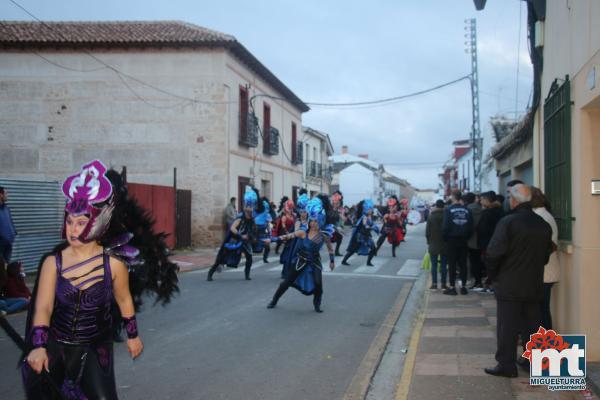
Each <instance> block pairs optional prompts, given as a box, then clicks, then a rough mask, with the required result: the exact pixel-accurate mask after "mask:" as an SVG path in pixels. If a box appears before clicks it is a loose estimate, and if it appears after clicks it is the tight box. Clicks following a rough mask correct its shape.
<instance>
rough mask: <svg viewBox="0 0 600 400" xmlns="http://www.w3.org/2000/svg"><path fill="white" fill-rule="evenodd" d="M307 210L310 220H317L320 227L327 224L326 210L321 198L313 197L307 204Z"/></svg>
mask: <svg viewBox="0 0 600 400" xmlns="http://www.w3.org/2000/svg"><path fill="white" fill-rule="evenodd" d="M306 212H307V213H308V219H309V220H313V221H317V222H318V223H319V226H320V227H322V226H324V225H325V210H324V209H323V202H321V199H319V198H318V197H314V198H312V199H311V200H310V201H309V202H308V204H307V205H306Z"/></svg>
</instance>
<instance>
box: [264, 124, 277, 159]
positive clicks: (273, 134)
mask: <svg viewBox="0 0 600 400" xmlns="http://www.w3.org/2000/svg"><path fill="white" fill-rule="evenodd" d="M267 140H268V141H269V143H267V145H266V146H265V154H268V155H270V156H276V155H277V154H279V130H277V129H276V128H273V127H270V128H269V135H268V136H267Z"/></svg>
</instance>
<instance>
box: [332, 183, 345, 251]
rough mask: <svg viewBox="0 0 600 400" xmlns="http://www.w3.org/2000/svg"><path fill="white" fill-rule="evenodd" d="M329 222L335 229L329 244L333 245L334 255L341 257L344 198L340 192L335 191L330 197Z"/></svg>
mask: <svg viewBox="0 0 600 400" xmlns="http://www.w3.org/2000/svg"><path fill="white" fill-rule="evenodd" d="M331 206H332V207H331V211H330V214H331V222H332V224H333V225H334V227H335V230H334V232H333V237H332V238H331V242H332V243H335V255H336V256H342V254H341V253H340V246H341V245H342V241H343V239H344V233H343V232H344V223H345V222H346V215H345V213H344V196H343V195H342V192H340V191H339V190H336V191H335V193H333V195H332V196H331Z"/></svg>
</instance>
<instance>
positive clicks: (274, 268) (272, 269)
mask: <svg viewBox="0 0 600 400" xmlns="http://www.w3.org/2000/svg"><path fill="white" fill-rule="evenodd" d="M281 268H283V266H282V265H278V266H276V267H273V268H269V271H271V272H273V271H281Z"/></svg>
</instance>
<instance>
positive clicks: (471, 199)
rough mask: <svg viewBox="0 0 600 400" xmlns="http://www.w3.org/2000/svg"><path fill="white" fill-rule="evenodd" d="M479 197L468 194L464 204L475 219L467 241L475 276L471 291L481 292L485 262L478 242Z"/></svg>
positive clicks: (470, 263)
mask: <svg viewBox="0 0 600 400" xmlns="http://www.w3.org/2000/svg"><path fill="white" fill-rule="evenodd" d="M477 197H478V196H475V194H474V193H471V192H469V193H466V194H465V195H464V196H463V203H464V204H465V206H467V208H468V209H469V211H470V212H471V217H472V218H473V230H472V231H471V236H470V237H469V240H468V241H467V247H468V252H469V265H470V269H471V275H472V276H473V280H474V282H473V286H472V287H470V289H475V290H481V289H483V285H482V284H481V276H482V272H483V260H482V259H481V250H480V249H479V243H478V241H477V224H479V219H480V218H481V211H482V210H481V204H480V203H479V201H478V200H479V199H478V198H477Z"/></svg>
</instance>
